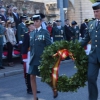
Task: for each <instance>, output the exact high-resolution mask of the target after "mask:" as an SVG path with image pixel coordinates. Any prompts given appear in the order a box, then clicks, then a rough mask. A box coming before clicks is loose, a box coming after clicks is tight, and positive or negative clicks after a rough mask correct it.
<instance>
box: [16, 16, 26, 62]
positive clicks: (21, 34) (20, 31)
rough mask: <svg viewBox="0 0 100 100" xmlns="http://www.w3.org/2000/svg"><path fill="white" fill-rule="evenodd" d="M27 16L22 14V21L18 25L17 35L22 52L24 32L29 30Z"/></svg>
mask: <svg viewBox="0 0 100 100" xmlns="http://www.w3.org/2000/svg"><path fill="white" fill-rule="evenodd" d="M26 18H27V16H21V19H22V22H21V23H20V24H19V25H18V31H17V36H18V42H19V44H20V53H21V54H22V43H23V37H24V34H25V33H27V32H28V28H27V27H26V25H25V21H26V20H27V19H26ZM21 63H23V61H22V57H21Z"/></svg>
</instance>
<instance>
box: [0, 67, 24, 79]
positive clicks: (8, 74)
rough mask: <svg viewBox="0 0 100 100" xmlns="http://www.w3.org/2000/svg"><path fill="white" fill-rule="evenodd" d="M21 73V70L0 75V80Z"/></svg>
mask: <svg viewBox="0 0 100 100" xmlns="http://www.w3.org/2000/svg"><path fill="white" fill-rule="evenodd" d="M21 73H23V69H20V70H14V71H9V72H4V73H0V78H3V77H8V76H12V75H17V74H21Z"/></svg>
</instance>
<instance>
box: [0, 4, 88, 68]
mask: <svg viewBox="0 0 100 100" xmlns="http://www.w3.org/2000/svg"><path fill="white" fill-rule="evenodd" d="M22 11H23V14H22V15H20V14H19V13H18V10H17V7H15V6H12V5H9V6H7V7H6V8H5V7H0V25H1V26H0V27H1V28H2V29H3V32H2V33H0V34H2V36H1V37H0V39H1V40H2V39H3V40H2V46H1V51H0V53H1V54H0V55H1V56H0V59H2V56H3V55H2V52H3V47H4V46H5V45H6V47H7V52H8V53H7V60H8V65H9V66H13V59H12V52H13V48H14V46H16V45H17V46H18V45H19V47H20V48H19V49H20V53H22V43H23V36H24V33H26V32H27V31H28V28H27V27H26V25H25V21H26V20H28V19H30V20H32V17H29V16H28V14H27V9H26V8H22ZM41 17H42V25H41V26H42V28H43V29H46V30H48V31H49V34H50V37H51V41H52V42H55V41H59V40H67V41H70V40H73V41H75V40H79V37H82V38H83V37H84V33H85V32H84V31H85V29H86V28H87V23H88V19H86V20H85V21H84V23H83V24H82V25H81V27H80V28H79V26H78V25H77V22H76V21H72V22H71V25H70V22H69V20H68V19H66V20H65V25H64V26H61V20H54V21H53V22H50V21H47V22H46V21H45V15H44V14H41ZM0 31H1V30H0ZM80 34H81V36H80ZM20 58H21V63H23V61H22V57H21V56H20ZM3 68H4V67H3V66H2V60H1V61H0V69H3Z"/></svg>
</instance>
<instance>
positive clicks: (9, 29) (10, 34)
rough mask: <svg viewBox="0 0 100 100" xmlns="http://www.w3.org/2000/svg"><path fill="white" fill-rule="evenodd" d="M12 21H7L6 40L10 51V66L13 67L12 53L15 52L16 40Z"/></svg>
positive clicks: (8, 57)
mask: <svg viewBox="0 0 100 100" xmlns="http://www.w3.org/2000/svg"><path fill="white" fill-rule="evenodd" d="M11 24H12V23H11V21H7V26H6V38H7V49H8V55H7V59H8V65H9V66H13V62H12V52H13V46H14V45H15V44H16V38H15V34H14V30H13V29H12V27H11Z"/></svg>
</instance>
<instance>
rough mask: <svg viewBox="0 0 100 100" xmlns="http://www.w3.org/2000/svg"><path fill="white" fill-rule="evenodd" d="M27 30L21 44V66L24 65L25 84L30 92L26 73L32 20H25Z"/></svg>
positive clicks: (32, 25) (28, 75) (32, 27)
mask: <svg viewBox="0 0 100 100" xmlns="http://www.w3.org/2000/svg"><path fill="white" fill-rule="evenodd" d="M25 24H26V26H27V28H28V29H29V31H28V32H27V33H25V34H24V38H23V45H22V58H23V62H24V63H23V66H24V77H25V82H26V86H27V93H28V94H32V89H31V83H30V74H28V70H29V61H30V32H32V31H33V30H34V29H35V28H34V23H33V22H32V21H26V22H25Z"/></svg>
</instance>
